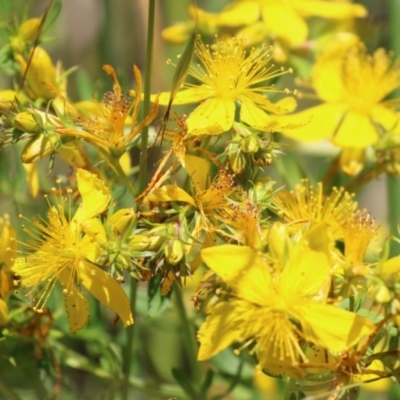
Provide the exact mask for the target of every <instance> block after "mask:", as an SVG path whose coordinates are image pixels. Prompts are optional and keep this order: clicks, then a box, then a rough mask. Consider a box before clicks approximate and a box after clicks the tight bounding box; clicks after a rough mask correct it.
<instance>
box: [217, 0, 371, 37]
mask: <svg viewBox="0 0 400 400" xmlns="http://www.w3.org/2000/svg"><path fill="white" fill-rule="evenodd" d="M366 15H367V11H366V9H365V8H364V7H363V6H361V5H359V4H348V3H344V2H334V1H323V0H322V1H321V0H237V1H236V2H234V3H233V4H231V5H229V6H228V7H227V8H226V9H225V10H224V11H223V12H222V13H221V14H220V16H219V20H218V23H219V24H220V25H224V26H232V27H236V26H243V25H257V30H260V29H261V27H260V26H259V25H260V23H259V19H260V17H261V18H262V19H263V22H264V29H265V30H267V31H268V32H270V34H272V35H273V36H277V37H278V38H280V39H283V40H284V41H287V42H289V43H290V44H302V43H303V42H304V41H305V40H306V39H307V36H308V26H307V22H306V21H305V19H306V18H307V17H312V16H318V17H323V18H329V19H345V18H351V17H365V16H366Z"/></svg>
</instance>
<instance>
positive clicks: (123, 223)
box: [106, 208, 136, 236]
mask: <svg viewBox="0 0 400 400" xmlns="http://www.w3.org/2000/svg"><path fill="white" fill-rule="evenodd" d="M135 222H136V213H135V210H134V209H133V208H122V209H121V210H118V211H117V212H116V213H114V214H113V215H112V216H111V217H110V218H109V219H108V221H107V224H106V227H107V229H108V230H110V231H111V232H113V233H114V234H116V235H118V236H123V235H124V233H125V232H126V231H127V230H128V229H129V228H132V227H133V225H134V223H135Z"/></svg>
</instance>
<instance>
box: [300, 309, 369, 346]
mask: <svg viewBox="0 0 400 400" xmlns="http://www.w3.org/2000/svg"><path fill="white" fill-rule="evenodd" d="M297 311H298V313H299V316H301V317H298V318H299V320H300V322H301V326H302V329H303V334H304V337H305V339H306V340H308V341H310V342H312V343H315V344H317V345H320V346H322V347H325V348H326V349H329V350H332V351H334V352H339V351H343V350H346V349H349V348H350V347H352V346H354V345H355V344H357V343H358V342H359V341H360V339H361V338H362V337H364V336H368V335H370V334H371V333H372V332H373V331H374V328H375V326H374V324H373V323H372V322H371V321H369V320H367V319H366V318H363V317H360V316H359V315H357V314H355V313H353V312H350V311H345V310H342V309H340V308H336V307H335V306H331V305H327V304H319V303H316V302H314V301H309V302H302V303H300V304H298V305H297Z"/></svg>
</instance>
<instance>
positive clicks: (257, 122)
mask: <svg viewBox="0 0 400 400" xmlns="http://www.w3.org/2000/svg"><path fill="white" fill-rule="evenodd" d="M240 120H241V121H242V122H245V123H246V124H247V125H250V126H251V127H253V128H255V129H259V130H261V131H265V130H271V129H272V127H273V126H274V124H275V123H274V121H273V120H272V119H271V117H270V116H269V115H268V114H267V113H266V112H265V111H263V110H262V109H261V108H260V107H257V106H256V105H255V104H254V103H253V102H252V101H248V100H247V101H242V106H241V108H240Z"/></svg>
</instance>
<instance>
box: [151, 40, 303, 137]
mask: <svg viewBox="0 0 400 400" xmlns="http://www.w3.org/2000/svg"><path fill="white" fill-rule="evenodd" d="M195 52H196V55H197V57H198V59H199V60H200V63H201V65H197V66H192V67H190V68H189V72H188V75H191V76H193V77H194V78H195V79H196V80H198V81H199V82H201V84H200V85H199V84H189V83H185V85H184V87H185V90H182V91H180V92H178V93H177V94H176V96H175V97H174V104H190V103H198V102H202V103H201V105H200V106H198V107H197V108H196V109H195V110H194V111H193V112H192V113H191V114H190V115H189V117H188V119H187V121H186V122H187V127H188V133H189V134H193V135H204V134H208V135H218V134H220V133H222V132H225V131H228V130H229V129H230V128H231V127H232V125H233V122H234V120H235V109H236V105H235V102H240V120H241V121H242V122H244V123H246V124H248V125H250V126H252V127H253V128H256V129H259V130H268V131H271V130H272V129H273V128H274V127H276V123H275V121H274V119H272V118H271V117H270V116H269V115H268V114H267V113H266V111H269V112H273V113H277V114H283V113H287V112H290V111H293V110H294V109H295V107H296V101H295V99H294V98H292V97H286V98H284V99H282V100H280V101H279V102H277V103H275V104H274V103H271V102H270V101H269V100H268V99H267V97H266V96H265V92H268V91H269V92H271V91H276V89H274V88H273V86H272V85H271V86H268V85H265V82H266V81H268V80H270V79H272V78H275V77H277V76H280V75H283V74H285V73H287V72H288V71H284V70H283V69H277V70H276V69H273V68H274V67H273V65H268V63H269V61H270V59H271V55H270V48H268V47H267V46H261V47H260V48H258V49H252V50H251V51H250V53H249V55H248V56H247V54H246V51H245V50H244V41H243V40H242V39H231V40H227V41H221V42H218V43H216V44H214V45H212V46H208V45H205V44H204V43H203V42H202V41H201V40H200V39H199V38H198V39H197V41H196V50H195ZM286 92H289V91H288V90H286ZM155 99H156V97H155V96H152V100H155ZM169 100H170V93H169V92H164V93H161V94H160V98H159V102H160V104H161V105H167V104H168V103H169Z"/></svg>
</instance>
